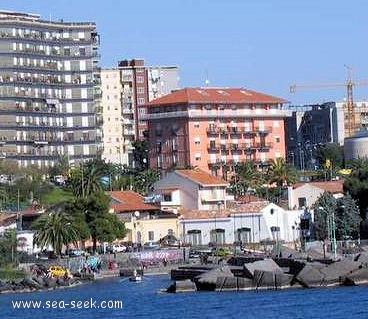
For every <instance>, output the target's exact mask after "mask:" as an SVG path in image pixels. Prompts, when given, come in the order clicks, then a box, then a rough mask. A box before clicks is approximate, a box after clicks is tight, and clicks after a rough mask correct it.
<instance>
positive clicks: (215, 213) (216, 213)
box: [180, 201, 270, 219]
mask: <svg viewBox="0 0 368 319" xmlns="http://www.w3.org/2000/svg"><path fill="white" fill-rule="evenodd" d="M269 204H270V202H268V201H259V202H252V203H247V204H242V205H237V206H236V208H235V206H234V208H229V209H221V210H182V211H180V216H181V217H182V218H183V219H209V218H215V217H216V218H224V217H229V216H230V215H233V214H247V213H248V214H253V213H259V212H260V211H261V210H262V209H263V208H265V207H266V206H268V205H269ZM229 206H230V207H231V205H229Z"/></svg>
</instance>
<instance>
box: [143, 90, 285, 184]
mask: <svg viewBox="0 0 368 319" xmlns="http://www.w3.org/2000/svg"><path fill="white" fill-rule="evenodd" d="M285 102H286V101H285V100H284V99H281V98H278V97H274V96H271V95H267V94H264V93H259V92H255V91H251V90H248V89H245V88H209V87H205V88H184V89H181V90H178V91H174V92H173V93H171V94H168V95H165V96H163V97H161V98H158V99H156V100H153V101H152V102H150V103H149V104H148V112H147V120H148V140H149V146H150V152H149V157H150V167H151V168H158V169H162V170H168V169H171V168H173V167H179V168H183V167H198V168H200V169H202V170H204V171H207V172H209V173H211V174H212V175H216V176H217V175H219V176H222V177H223V178H225V179H227V174H228V172H229V171H231V169H232V168H233V166H234V164H235V163H238V162H244V161H254V162H256V163H257V164H258V165H259V167H263V166H266V165H267V164H268V162H269V160H271V159H275V158H278V157H285V132H284V119H285V117H287V116H291V112H290V111H288V110H285V109H284V108H283V103H285Z"/></svg>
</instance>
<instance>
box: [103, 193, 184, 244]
mask: <svg viewBox="0 0 368 319" xmlns="http://www.w3.org/2000/svg"><path fill="white" fill-rule="evenodd" d="M109 194H110V196H111V200H110V209H111V210H113V212H115V213H116V214H117V215H118V216H119V218H120V219H121V220H122V221H123V222H124V223H125V227H126V228H127V229H128V234H127V236H126V238H124V240H125V241H129V242H132V243H137V244H142V245H143V244H144V243H149V242H151V243H154V242H158V241H160V240H161V239H163V238H164V237H165V236H167V235H172V236H174V237H176V238H180V235H181V234H180V233H179V225H178V218H177V217H178V216H177V215H176V214H174V213H172V212H166V211H162V210H161V209H160V207H158V206H155V205H152V204H148V203H145V202H144V197H143V196H141V195H140V194H138V193H136V192H133V191H113V192H109Z"/></svg>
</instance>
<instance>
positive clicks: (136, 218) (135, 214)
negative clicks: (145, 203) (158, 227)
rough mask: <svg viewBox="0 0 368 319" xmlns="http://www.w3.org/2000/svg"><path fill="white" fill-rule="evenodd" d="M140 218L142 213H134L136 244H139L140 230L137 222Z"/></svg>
mask: <svg viewBox="0 0 368 319" xmlns="http://www.w3.org/2000/svg"><path fill="white" fill-rule="evenodd" d="M139 216H140V212H139V211H138V210H136V211H135V212H134V218H133V221H134V236H135V242H136V243H137V244H138V237H139V236H138V230H137V220H138V218H139Z"/></svg>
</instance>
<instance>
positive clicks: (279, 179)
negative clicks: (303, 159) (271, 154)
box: [268, 157, 297, 187]
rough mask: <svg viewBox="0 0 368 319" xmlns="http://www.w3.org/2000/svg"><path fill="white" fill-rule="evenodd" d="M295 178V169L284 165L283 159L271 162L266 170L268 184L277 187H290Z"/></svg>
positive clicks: (286, 164)
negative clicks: (274, 184)
mask: <svg viewBox="0 0 368 319" xmlns="http://www.w3.org/2000/svg"><path fill="white" fill-rule="evenodd" d="M296 177H297V174H296V169H295V167H294V166H292V165H290V164H288V163H286V160H285V159H284V158H281V157H279V158H276V159H275V160H272V163H271V166H270V167H269V168H268V181H269V183H270V184H273V183H276V185H277V186H279V187H282V186H285V185H290V184H292V183H294V182H295V181H296Z"/></svg>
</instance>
